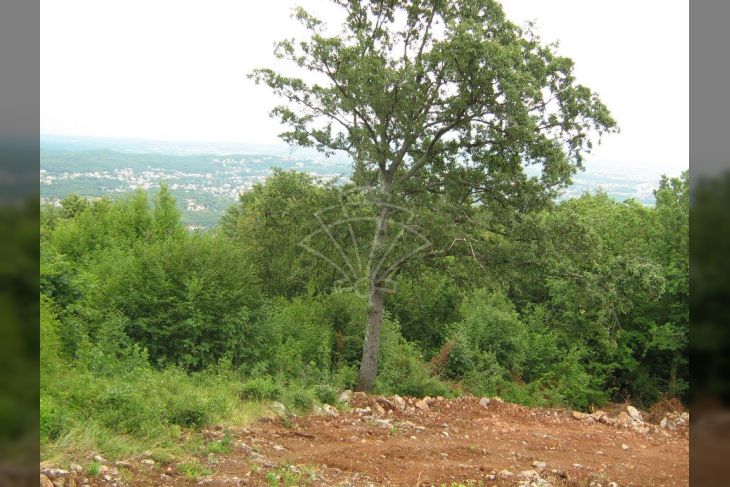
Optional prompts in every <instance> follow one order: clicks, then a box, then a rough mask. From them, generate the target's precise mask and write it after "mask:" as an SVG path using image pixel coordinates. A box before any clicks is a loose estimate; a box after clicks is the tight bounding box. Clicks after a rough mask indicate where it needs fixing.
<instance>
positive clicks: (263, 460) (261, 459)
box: [251, 452, 276, 468]
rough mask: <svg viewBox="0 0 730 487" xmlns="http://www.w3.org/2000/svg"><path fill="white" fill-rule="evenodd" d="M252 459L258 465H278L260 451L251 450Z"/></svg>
mask: <svg viewBox="0 0 730 487" xmlns="http://www.w3.org/2000/svg"><path fill="white" fill-rule="evenodd" d="M251 461H252V462H253V463H255V464H257V465H261V466H262V467H266V468H274V467H276V463H275V462H272V461H271V460H270V459H269V458H268V457H266V456H264V455H262V454H260V453H258V452H251Z"/></svg>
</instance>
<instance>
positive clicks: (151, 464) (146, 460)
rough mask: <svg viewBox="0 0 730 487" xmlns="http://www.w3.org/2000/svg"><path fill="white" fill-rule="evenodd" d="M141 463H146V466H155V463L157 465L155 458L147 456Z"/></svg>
mask: <svg viewBox="0 0 730 487" xmlns="http://www.w3.org/2000/svg"><path fill="white" fill-rule="evenodd" d="M140 463H141V464H142V465H145V466H147V467H154V465H155V461H154V460H152V459H151V458H145V459H144V460H142V461H141V462H140Z"/></svg>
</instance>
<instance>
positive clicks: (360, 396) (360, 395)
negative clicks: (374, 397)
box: [352, 391, 367, 399]
mask: <svg viewBox="0 0 730 487" xmlns="http://www.w3.org/2000/svg"><path fill="white" fill-rule="evenodd" d="M352 397H353V398H354V399H365V398H366V397H367V394H365V393H364V392H360V391H358V392H355V393H353V394H352Z"/></svg>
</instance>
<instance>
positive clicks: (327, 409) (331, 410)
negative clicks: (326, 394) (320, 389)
mask: <svg viewBox="0 0 730 487" xmlns="http://www.w3.org/2000/svg"><path fill="white" fill-rule="evenodd" d="M322 409H323V411H324V413H325V414H326V415H328V416H332V417H333V418H336V417H337V416H339V415H340V413H339V412H338V411H337V408H335V407H334V406H330V405H329V404H325V405H324V406H322Z"/></svg>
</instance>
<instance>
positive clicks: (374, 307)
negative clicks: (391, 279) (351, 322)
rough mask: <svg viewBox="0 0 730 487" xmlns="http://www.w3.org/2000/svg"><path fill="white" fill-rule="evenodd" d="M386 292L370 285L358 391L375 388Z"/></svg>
mask: <svg viewBox="0 0 730 487" xmlns="http://www.w3.org/2000/svg"><path fill="white" fill-rule="evenodd" d="M384 301H385V291H384V290H383V289H382V288H381V287H379V286H374V285H373V283H372V282H371V284H370V294H369V298H368V321H367V325H366V328H365V343H364V344H363V347H362V362H360V378H359V380H358V382H357V387H356V390H358V391H369V390H370V389H372V388H373V383H374V382H375V377H376V376H377V375H378V356H379V355H380V328H381V326H382V324H383V304H384Z"/></svg>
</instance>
